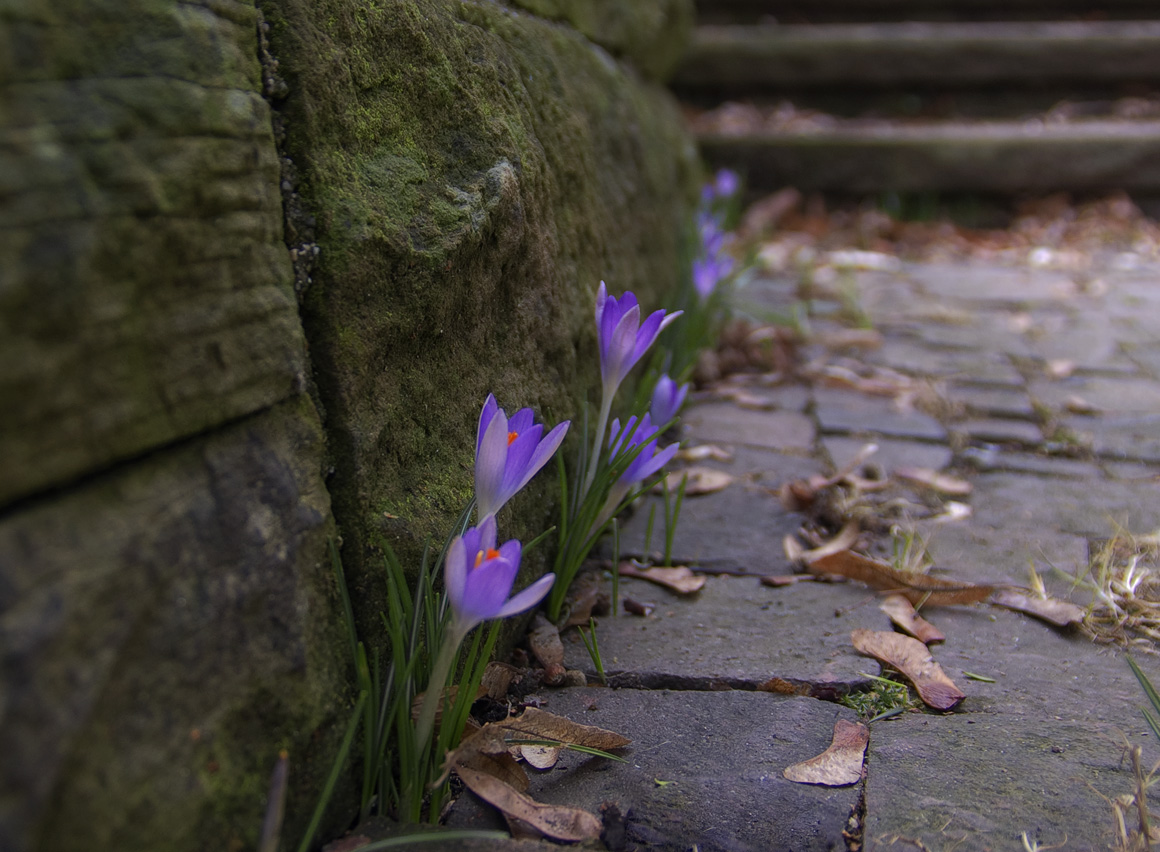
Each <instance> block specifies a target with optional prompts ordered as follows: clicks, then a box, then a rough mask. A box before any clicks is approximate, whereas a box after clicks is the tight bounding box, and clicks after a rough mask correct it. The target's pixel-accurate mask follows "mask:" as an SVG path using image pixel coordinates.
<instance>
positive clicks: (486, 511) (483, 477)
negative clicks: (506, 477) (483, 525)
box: [475, 409, 508, 518]
mask: <svg viewBox="0 0 1160 852" xmlns="http://www.w3.org/2000/svg"><path fill="white" fill-rule="evenodd" d="M507 426H508V424H507V417H505V416H504V413H503V409H499V410H498V411H496V413H495V415H494V416H493V417H492V419H491V422H490V423H489V424H488V425H487V431H486V432H485V433H484V435H483V440H482V441H480V442H479V451H478V452H477V453H476V455H475V503H476V506H477V507H478V509H479V517H481V518H483V517H486V516H488V515H492V514H495V513H496V512H498V511H499V510H500V507H501V506H503V502H504V501H503V500H502V499H501V491H502V489H503V474H504V469H505V468H506V466H507V454H508V443H507V435H508V428H507Z"/></svg>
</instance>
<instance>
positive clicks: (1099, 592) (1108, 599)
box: [1065, 529, 1160, 651]
mask: <svg viewBox="0 0 1160 852" xmlns="http://www.w3.org/2000/svg"><path fill="white" fill-rule="evenodd" d="M1065 576H1068V575H1066V573H1065ZM1068 579H1070V580H1071V582H1072V583H1074V584H1075V585H1076V586H1078V587H1080V588H1085V589H1087V590H1089V591H1090V592H1091V593H1092V603H1091V605H1090V606H1089V607H1088V611H1087V614H1086V615H1085V616H1084V620H1083V630H1084V632H1085V633H1087V634H1088V635H1089V636H1090V637H1091V638H1092V639H1094V640H1095V641H1097V642H1116V643H1118V644H1121V645H1127V644H1136V645H1140V646H1142V647H1143V649H1144V650H1147V651H1156V650H1157V649H1156V647H1155V643H1157V642H1160V531H1157V532H1154V533H1151V534H1150V535H1140V536H1134V535H1131V534H1130V533H1128V532H1126V531H1125V530H1123V529H1117V531H1116V534H1115V535H1114V536H1113V537H1112V538H1111V539H1109V540H1108V541H1107V542H1105V543H1104V544H1103V546H1101V547H1100V548H1099V550H1098V551H1097V552H1096V553H1095V554H1093V555H1092V558H1091V564H1090V565H1089V566H1088V571H1087V574H1086V575H1083V576H1075V577H1070V576H1069V577H1068Z"/></svg>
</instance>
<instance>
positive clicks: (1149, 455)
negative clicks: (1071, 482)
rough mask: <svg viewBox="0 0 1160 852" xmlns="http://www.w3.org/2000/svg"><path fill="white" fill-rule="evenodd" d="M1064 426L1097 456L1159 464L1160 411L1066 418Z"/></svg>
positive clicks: (1063, 422) (1061, 421)
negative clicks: (1115, 415) (1118, 415)
mask: <svg viewBox="0 0 1160 852" xmlns="http://www.w3.org/2000/svg"><path fill="white" fill-rule="evenodd" d="M1060 423H1061V425H1062V426H1063V427H1064V428H1066V429H1070V430H1071V431H1072V432H1073V433H1074V434H1075V435H1076V436H1078V437H1079V439H1080V440H1081V441H1083V442H1084V443H1085V444H1088V445H1089V446H1090V447H1091V451H1092V452H1093V453H1095V454H1096V455H1097V456H1100V457H1102V458H1109V459H1136V460H1139V461H1146V462H1150V463H1152V464H1160V412H1152V413H1149V414H1132V415H1127V416H1122V417H1064V418H1061V419H1060Z"/></svg>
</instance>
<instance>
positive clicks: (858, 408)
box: [814, 388, 946, 441]
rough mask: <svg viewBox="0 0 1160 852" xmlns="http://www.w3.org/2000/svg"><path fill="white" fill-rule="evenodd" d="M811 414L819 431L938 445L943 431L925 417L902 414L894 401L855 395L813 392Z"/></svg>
mask: <svg viewBox="0 0 1160 852" xmlns="http://www.w3.org/2000/svg"><path fill="white" fill-rule="evenodd" d="M814 413H815V416H816V417H817V418H818V422H819V423H820V424H821V427H822V431H823V432H828V433H834V432H837V433H846V434H877V435H888V436H891V437H895V438H919V439H924V440H932V441H939V440H942V439H943V438H945V437H946V430H945V429H943V427H942V425H941V424H940V423H939V422H938V421H937V420H935V419H934V418H933V417H931V416H930V415H929V414H923V413H922V412H921V411H914V410H903V409H900V408H899V407H898V405H897V404H896V403H895V401H894V400H891V399H886V398H883V397H876V396H868V395H866V394H860V393H857V392H855V391H846V390H836V389H834V388H817V389H816V390H815V391H814Z"/></svg>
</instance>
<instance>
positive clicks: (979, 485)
mask: <svg viewBox="0 0 1160 852" xmlns="http://www.w3.org/2000/svg"><path fill="white" fill-rule="evenodd" d="M974 485H975V493H974V495H973V496H972V498H971V504H972V506H974V511H975V519H976V522H977V523H979V524H982V525H989V526H991V527H993V528H1002V527H1011V526H1014V527H1015V528H1021V527H1030V528H1032V529H1035V528H1042V529H1045V530H1057V531H1060V532H1067V533H1071V534H1073V535H1084V536H1096V537H1106V536H1108V535H1111V534H1112V533H1113V532H1114V531H1115V526H1114V524H1120V525H1122V526H1123V527H1124V528H1125V529H1127V530H1129V531H1130V532H1149V531H1151V530H1154V529H1156V528H1158V527H1160V482H1115V481H1110V480H1106V479H1097V480H1073V479H1055V480H1052V483H1051V486H1050V490H1047V489H1045V487H1044V484H1043V480H1041V479H1040V478H1039V477H1037V476H1025V475H1022V474H1017V473H987V474H981V475H980V476H977V477H975V479H974ZM1048 498H1049V499H1048Z"/></svg>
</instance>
